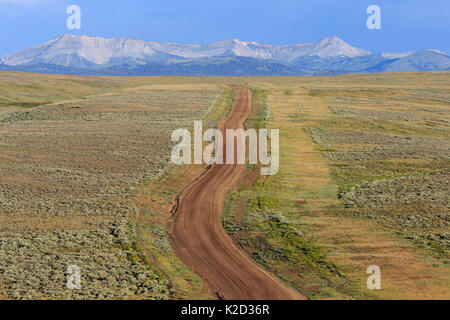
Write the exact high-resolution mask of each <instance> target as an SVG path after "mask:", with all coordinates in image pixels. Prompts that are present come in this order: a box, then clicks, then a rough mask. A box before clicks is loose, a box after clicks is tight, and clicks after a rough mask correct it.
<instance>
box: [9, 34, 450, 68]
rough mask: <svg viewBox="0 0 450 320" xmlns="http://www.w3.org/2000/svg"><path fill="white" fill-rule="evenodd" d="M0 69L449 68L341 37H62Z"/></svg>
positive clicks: (424, 53) (442, 57)
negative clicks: (279, 41)
mask: <svg viewBox="0 0 450 320" xmlns="http://www.w3.org/2000/svg"><path fill="white" fill-rule="evenodd" d="M0 70H16V71H29V72H41V73H64V74H77V75H117V76H127V75H135V76H144V75H223V76H244V75H248V76H255V75H333V74H342V73H374V72H406V71H441V70H450V56H448V55H447V54H446V53H443V52H441V51H438V50H421V51H414V52H404V53H387V52H385V53H381V54H375V53H372V52H370V51H368V50H364V49H359V48H355V47H352V46H351V45H350V44H348V43H346V42H345V41H343V40H342V39H339V38H338V37H328V38H325V39H322V40H320V41H317V42H308V43H300V44H290V45H269V44H260V43H257V42H244V41H240V40H236V39H234V40H227V41H220V42H214V43H207V44H177V43H173V42H167V43H160V42H147V41H142V40H136V39H132V38H117V39H104V38H100V37H87V36H75V35H68V34H66V35H61V36H59V37H57V38H55V39H52V40H50V41H48V42H45V43H43V44H39V45H36V46H33V47H30V48H27V49H24V50H22V51H18V52H14V53H12V54H10V55H7V56H6V57H4V58H2V59H1V60H0Z"/></svg>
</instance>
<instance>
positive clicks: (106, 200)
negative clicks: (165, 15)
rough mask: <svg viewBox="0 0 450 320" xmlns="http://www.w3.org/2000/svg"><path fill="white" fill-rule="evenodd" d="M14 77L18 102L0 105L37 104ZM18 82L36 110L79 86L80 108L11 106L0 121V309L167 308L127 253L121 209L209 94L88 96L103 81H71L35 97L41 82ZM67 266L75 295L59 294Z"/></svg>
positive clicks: (158, 287) (148, 91) (149, 270)
mask: <svg viewBox="0 0 450 320" xmlns="http://www.w3.org/2000/svg"><path fill="white" fill-rule="evenodd" d="M14 76H15V75H11V74H6V75H4V77H6V78H7V79H6V80H5V81H8V83H9V81H10V79H11V77H12V78H13V79H14ZM23 77H24V75H22V74H17V79H16V80H17V82H18V83H19V84H18V86H19V87H20V88H21V90H24V91H26V92H25V93H27V94H25V93H24V92H22V93H20V96H19V93H17V92H9V94H8V95H6V98H10V97H12V96H14V98H15V99H16V100H17V101H23V100H24V99H25V96H26V97H27V99H29V100H27V101H34V100H35V99H36V100H37V99H38V98H36V97H35V91H34V90H35V87H36V86H37V85H30V88H28V85H26V86H24V87H22V86H21V85H20V83H22V81H23V80H22V78H23ZM25 77H27V78H31V80H30V81H31V82H33V81H35V82H36V83H40V84H39V88H37V89H36V90H37V92H39V95H40V96H43V95H46V97H45V99H44V100H46V101H50V100H51V99H50V98H49V97H53V95H54V92H60V91H62V92H64V90H65V88H66V87H67V88H69V87H71V86H72V82H74V83H73V85H74V86H75V87H76V85H77V84H79V83H82V84H83V85H84V84H86V83H88V84H89V85H88V89H86V91H85V93H86V96H82V92H83V90H85V89H84V88H83V89H80V92H79V93H77V95H78V98H74V97H68V96H66V97H65V98H70V99H69V100H64V101H62V102H52V103H51V104H44V105H42V106H39V107H30V104H27V105H26V106H25V105H21V104H15V105H14V107H15V108H14V109H16V110H14V111H11V110H9V111H10V112H5V113H2V115H1V117H0V146H1V152H0V215H1V219H0V248H1V250H0V279H1V280H0V297H4V298H8V299H19V298H20V299H31V298H33V299H42V298H54V299H57V298H64V299H66V298H67V299H69V298H75V299H92V298H100V299H116V298H120V299H125V298H136V297H137V298H153V299H168V298H169V297H170V295H171V290H170V288H169V285H168V283H167V281H166V280H165V279H164V277H162V276H161V275H159V274H158V272H157V271H156V269H155V268H154V266H152V265H151V264H149V263H147V259H146V257H145V255H144V254H143V253H142V251H141V250H140V248H139V245H138V243H137V241H136V236H135V227H136V225H135V223H134V218H135V216H136V214H137V208H136V206H135V204H134V203H133V201H132V199H131V198H132V196H133V195H134V193H135V190H136V189H135V188H136V187H137V186H138V185H139V184H141V183H142V181H144V180H148V179H152V178H153V179H154V178H156V177H158V176H159V175H160V174H161V172H162V171H163V170H164V169H165V168H166V167H167V165H168V163H169V156H170V134H171V132H172V131H173V130H174V129H175V128H179V127H182V126H184V125H187V124H188V123H189V121H190V119H198V118H203V117H204V115H205V114H208V113H209V112H210V110H211V109H212V108H213V107H214V106H215V103H216V100H217V99H218V98H219V96H220V93H221V92H220V90H219V89H217V88H216V89H214V90H212V89H186V90H184V89H174V88H173V87H171V86H170V85H169V86H168V87H166V88H165V89H164V88H162V87H158V86H157V87H156V88H153V87H151V86H152V85H154V82H153V81H152V80H151V79H147V80H146V81H147V83H141V82H139V81H142V79H138V80H139V81H136V83H132V82H131V81H130V82H131V83H125V85H124V84H123V83H122V81H123V80H122V79H118V80H113V79H109V80H107V81H106V82H109V83H110V84H111V85H110V86H108V88H107V89H102V90H99V89H97V85H93V87H94V90H93V91H92V90H91V89H90V88H91V85H92V82H97V81H98V82H100V83H102V81H105V80H99V79H93V80H92V79H89V80H85V79H83V78H77V77H74V78H69V79H67V81H68V83H66V82H65V81H61V82H62V86H63V87H62V88H59V87H58V86H59V85H60V80H58V79H53V82H49V83H48V84H47V85H48V88H51V90H50V89H49V91H47V90H46V88H47V87H43V85H42V84H41V82H40V80H41V79H40V78H41V76H37V75H33V76H30V75H26V76H25ZM42 77H44V80H45V81H43V82H44V83H46V80H47V77H46V76H42ZM50 78H51V77H50ZM63 78H65V77H63ZM115 81H117V83H116V82H115ZM156 84H157V82H156ZM13 85H14V81H13ZM127 85H128V87H127ZM148 86H150V87H148ZM28 89H29V91H27V90H28ZM47 95H48V97H47ZM55 100H58V99H55ZM69 265H77V266H79V267H80V268H81V272H82V290H75V291H70V290H67V289H66V288H65V283H66V278H67V276H66V275H65V271H66V269H67V267H68V266H69Z"/></svg>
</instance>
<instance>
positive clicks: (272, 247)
mask: <svg viewBox="0 0 450 320" xmlns="http://www.w3.org/2000/svg"><path fill="white" fill-rule="evenodd" d="M271 80H272V81H270V80H268V79H258V80H256V79H255V80H254V81H252V82H251V84H252V85H254V86H257V87H258V88H259V90H260V91H261V90H263V91H264V92H265V94H264V95H265V97H266V102H264V104H268V105H269V106H270V118H269V120H268V121H267V125H268V126H269V127H273V128H279V129H280V156H281V159H280V172H279V174H278V175H276V176H274V177H269V178H267V179H261V178H258V177H257V176H256V177H255V176H252V174H251V173H250V172H249V177H248V178H247V179H243V183H242V184H241V185H240V186H238V188H237V189H236V190H235V191H234V192H233V193H231V195H230V198H229V199H228V203H227V210H226V212H225V213H224V225H225V227H226V228H227V230H228V231H229V232H230V233H231V234H232V235H233V237H234V238H235V240H236V241H237V242H239V243H240V244H241V246H242V247H243V248H245V250H246V251H247V252H248V254H249V255H250V256H252V257H253V258H254V259H255V260H256V261H258V262H259V263H260V264H262V265H263V266H265V267H266V268H267V269H269V270H270V271H272V272H274V273H275V274H277V275H278V276H279V277H280V278H281V279H283V280H284V281H286V282H287V283H290V284H291V285H293V286H294V287H295V288H297V289H298V290H299V291H301V292H303V293H305V294H306V295H308V296H309V297H310V298H313V299H327V298H332V299H335V298H342V299H355V298H356V299H361V298H362V299H376V298H384V299H400V298H405V299H417V298H419V299H430V298H437V299H443V298H448V297H449V296H450V291H449V290H450V275H449V268H448V252H449V242H448V230H449V225H448V221H449V220H448V214H449V194H448V187H447V186H448V184H449V181H450V179H449V176H448V168H449V150H450V149H449V146H450V142H449V139H448V137H449V128H448V119H449V118H448V116H449V115H450V112H449V103H450V101H449V100H448V99H449V96H448V92H450V91H449V87H450V78H449V74H448V73H432V74H387V75H372V76H366V75H355V76H341V77H330V78H296V79H293V78H284V79H275V80H274V79H271ZM424 83H426V85H424ZM256 103H258V102H257V100H256ZM260 109H261V108H260ZM260 117H261V113H260ZM373 264H375V265H379V266H380V267H381V269H382V274H383V285H382V290H379V291H371V290H368V289H367V288H366V287H365V280H366V279H367V275H366V274H365V271H366V268H367V267H368V266H370V265H373Z"/></svg>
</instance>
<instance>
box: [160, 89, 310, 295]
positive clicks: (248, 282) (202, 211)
mask: <svg viewBox="0 0 450 320" xmlns="http://www.w3.org/2000/svg"><path fill="white" fill-rule="evenodd" d="M233 88H234V89H235V91H236V100H235V105H234V107H233V109H232V111H231V112H230V114H229V115H228V117H227V118H226V119H224V120H222V121H221V122H220V123H219V129H221V130H222V132H224V129H237V128H243V127H244V122H245V120H246V119H247V118H248V116H249V114H250V110H251V93H250V91H249V90H247V89H245V88H243V87H241V86H233ZM225 150H226V149H225ZM243 170H245V168H244V166H243V165H217V164H214V165H213V166H212V167H211V168H210V169H209V170H208V171H207V172H206V173H205V174H204V175H202V176H201V177H200V178H199V179H198V180H197V181H195V182H194V183H192V184H191V185H190V186H189V187H187V188H186V190H185V191H184V192H183V194H182V195H181V196H180V198H179V203H178V206H177V207H176V209H175V212H174V217H173V218H172V220H171V222H170V223H169V228H168V231H169V235H170V240H171V245H172V248H173V249H174V251H175V253H176V254H177V256H178V257H179V258H180V259H181V260H182V261H183V263H185V264H186V265H187V266H188V267H191V268H192V269H193V270H194V272H196V273H197V274H198V275H199V276H200V278H202V279H203V280H204V281H205V282H206V284H207V285H208V286H209V288H210V289H211V290H212V291H213V292H214V293H215V294H216V295H217V297H218V298H219V299H226V300H293V299H295V300H297V299H305V297H304V296H303V295H301V294H300V293H298V292H297V291H295V290H293V289H290V288H288V287H286V286H284V285H283V284H281V283H280V282H279V281H278V280H277V279H276V278H275V277H274V276H273V275H271V274H269V273H268V272H267V271H265V270H264V269H263V268H261V267H260V266H259V265H257V264H256V263H254V262H253V261H252V260H251V259H250V258H249V257H248V256H247V255H246V254H245V253H244V252H243V251H242V250H241V249H240V248H239V246H238V245H236V243H235V242H234V241H233V240H232V239H231V238H230V236H229V235H228V234H227V233H226V231H225V230H224V229H223V227H222V225H221V223H220V215H221V212H222V209H223V202H224V198H225V196H226V194H227V193H228V192H229V190H231V188H232V187H233V186H234V185H235V184H236V183H237V182H238V180H239V178H240V177H241V174H242V172H243Z"/></svg>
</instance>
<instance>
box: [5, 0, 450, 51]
mask: <svg viewBox="0 0 450 320" xmlns="http://www.w3.org/2000/svg"><path fill="white" fill-rule="evenodd" d="M71 4H75V5H78V6H80V8H81V18H82V22H81V30H80V31H75V32H74V31H71V30H68V29H67V28H66V20H67V17H68V15H67V14H66V8H67V7H68V6H69V5H71ZM372 4H376V5H378V6H380V8H381V19H382V29H381V30H368V29H367V27H366V19H367V17H368V15H367V14H366V9H367V7H368V6H369V5H372ZM64 33H72V34H83V35H89V36H101V37H122V36H127V37H134V38H138V39H142V40H148V41H175V42H180V43H204V42H211V41H220V40H225V39H233V38H237V39H240V40H244V41H257V42H262V43H271V44H286V43H299V42H306V41H316V40H319V39H321V38H324V37H327V36H331V35H335V36H338V37H340V38H342V39H344V40H345V41H347V42H349V43H350V44H351V45H353V46H356V47H361V48H364V49H369V50H371V51H373V52H381V51H394V52H400V51H410V50H418V49H440V50H443V51H445V52H447V53H450V1H449V0H369V1H366V0H272V1H267V0H258V1H255V0H240V1H238V0H226V1H223V0H222V1H217V0H207V1H205V0H193V1H180V0H126V1H123V0H122V1H117V0H110V1H100V0H90V1H84V0H78V1H77V0H70V1H65V0H0V39H1V41H0V56H4V55H6V54H8V53H11V52H13V51H17V50H21V49H23V48H25V47H28V46H31V45H35V44H39V43H41V42H45V41H47V40H50V39H51V38H54V37H55V36H57V35H60V34H64Z"/></svg>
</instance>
